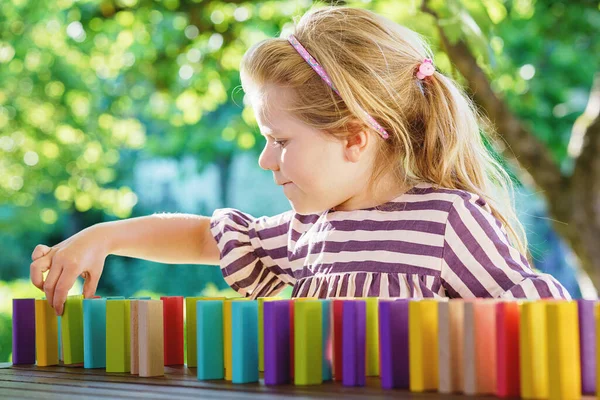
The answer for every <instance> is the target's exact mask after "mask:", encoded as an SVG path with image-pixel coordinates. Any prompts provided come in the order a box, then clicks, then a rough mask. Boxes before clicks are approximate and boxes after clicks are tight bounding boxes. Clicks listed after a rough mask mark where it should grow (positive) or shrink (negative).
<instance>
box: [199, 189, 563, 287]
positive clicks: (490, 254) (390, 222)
mask: <svg viewBox="0 0 600 400" xmlns="http://www.w3.org/2000/svg"><path fill="white" fill-rule="evenodd" d="M210 228H211V233H212V234H213V236H214V238H215V240H216V242H217V245H218V247H219V250H220V255H221V259H220V266H221V271H222V274H223V277H224V278H225V281H226V282H227V283H228V284H229V285H230V286H231V287H232V288H233V289H234V290H236V291H237V292H239V293H240V294H242V295H243V296H246V297H250V298H256V297H263V296H273V295H276V294H277V293H279V292H280V291H281V290H282V289H284V288H285V287H286V286H287V285H291V286H293V292H292V297H318V298H331V297H347V296H350V297H367V296H368V297H371V296H375V297H382V298H388V297H404V298H422V297H435V298H441V297H451V298H457V297H462V298H472V297H500V298H530V299H537V298H565V299H570V295H569V293H568V292H567V290H566V289H565V288H564V287H563V286H562V285H561V284H560V283H559V282H558V281H557V280H556V279H555V278H553V277H552V276H551V275H548V274H541V273H536V272H534V271H532V269H531V267H530V266H529V264H528V262H527V260H526V258H525V257H523V255H521V254H520V253H519V252H518V251H517V250H516V249H515V248H514V247H512V246H511V245H510V244H509V241H508V237H507V234H506V230H505V229H504V227H503V226H502V224H501V223H500V221H499V220H498V219H496V218H495V217H494V216H493V215H492V214H491V209H490V207H489V205H488V204H487V202H485V200H484V199H482V198H481V197H479V196H477V195H475V194H473V193H470V192H467V191H463V190H455V189H452V190H450V189H443V188H437V189H436V188H434V187H432V186H431V185H430V184H427V183H420V184H418V185H416V186H414V187H413V188H412V189H411V190H409V191H408V192H406V193H404V194H402V195H400V196H398V197H397V198H395V199H393V200H391V201H389V202H387V203H384V204H382V205H379V206H377V207H370V208H364V209H359V210H352V211H339V210H327V211H324V212H322V213H319V214H298V213H296V212H294V211H293V210H290V211H287V212H284V213H282V214H279V215H275V216H272V217H267V216H263V217H260V218H255V217H253V216H251V215H249V214H246V213H243V212H241V211H239V210H236V209H233V208H221V209H217V210H215V211H214V213H213V215H212V217H211V224H210Z"/></svg>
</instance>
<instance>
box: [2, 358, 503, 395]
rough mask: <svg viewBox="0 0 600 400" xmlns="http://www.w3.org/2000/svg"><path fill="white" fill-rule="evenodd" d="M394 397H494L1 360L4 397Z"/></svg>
mask: <svg viewBox="0 0 600 400" xmlns="http://www.w3.org/2000/svg"><path fill="white" fill-rule="evenodd" d="M257 397H258V398H281V397H294V398H298V399H301V398H338V399H340V400H342V399H344V400H345V399H359V398H360V399H364V398H394V399H424V400H425V399H462V400H466V399H478V398H481V399H484V398H485V399H488V400H489V399H491V398H492V397H490V396H459V395H442V394H438V393H411V392H408V391H405V390H384V389H381V387H380V382H379V378H367V386H366V387H355V388H351V387H344V386H342V384H341V383H339V382H326V383H324V384H322V385H316V386H294V385H282V386H265V385H264V383H263V380H262V379H261V383H248V384H243V385H239V384H232V383H231V382H227V381H199V380H198V379H196V369H195V368H189V369H188V368H187V367H184V366H182V367H165V376H161V377H157V378H140V377H138V376H135V375H130V374H127V373H106V372H105V371H104V370H102V369H84V368H83V367H64V366H56V367H36V366H34V365H15V366H13V365H12V364H10V363H4V364H2V363H0V399H44V400H49V399H61V400H62V399H76V400H81V399H168V400H176V399H219V400H223V399H251V398H257Z"/></svg>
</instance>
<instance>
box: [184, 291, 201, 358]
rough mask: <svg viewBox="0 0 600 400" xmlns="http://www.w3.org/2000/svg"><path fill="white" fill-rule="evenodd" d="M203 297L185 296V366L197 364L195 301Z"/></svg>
mask: <svg viewBox="0 0 600 400" xmlns="http://www.w3.org/2000/svg"><path fill="white" fill-rule="evenodd" d="M202 299H203V297H186V298H185V333H186V335H187V349H186V351H187V366H188V367H193V368H196V367H197V366H198V351H197V340H198V338H197V335H196V302H197V301H198V300H202Z"/></svg>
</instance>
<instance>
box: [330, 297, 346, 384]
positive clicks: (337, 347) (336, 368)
mask: <svg viewBox="0 0 600 400" xmlns="http://www.w3.org/2000/svg"><path fill="white" fill-rule="evenodd" d="M343 307H344V300H341V299H334V300H333V301H332V311H333V316H332V320H333V323H332V329H333V332H332V335H331V337H332V339H333V346H332V348H333V379H334V380H335V381H338V382H341V381H343V375H344V373H343V359H342V353H343V351H342V349H343V335H342V332H343V326H344V325H343V322H344V318H343Z"/></svg>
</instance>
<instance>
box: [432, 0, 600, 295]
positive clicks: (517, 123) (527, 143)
mask: <svg viewBox="0 0 600 400" xmlns="http://www.w3.org/2000/svg"><path fill="white" fill-rule="evenodd" d="M429 3H430V1H428V0H424V1H423V3H422V6H421V10H422V11H423V12H424V13H426V14H428V15H430V16H432V17H433V20H434V22H435V23H436V26H437V30H438V35H439V40H440V42H441V44H442V47H443V49H444V50H445V52H446V54H447V55H448V57H449V58H450V60H451V61H452V63H453V64H454V65H456V68H457V69H458V71H459V72H460V74H461V75H462V76H463V77H464V81H465V82H466V85H467V87H468V88H469V89H470V92H471V93H472V96H473V98H474V100H475V101H476V103H477V104H478V105H479V106H481V108H482V109H483V110H484V111H485V113H486V114H487V116H488V117H489V118H490V120H491V121H492V122H493V123H494V125H495V126H496V128H497V131H498V133H499V134H500V135H501V137H502V138H503V139H504V140H505V141H506V144H508V147H506V146H502V145H501V146H500V147H501V148H503V155H504V156H505V157H506V158H507V159H509V160H511V161H512V162H513V163H514V164H515V165H518V166H521V167H522V168H517V169H516V170H517V171H518V174H519V176H520V178H521V180H522V181H523V182H526V183H527V184H529V185H532V186H534V187H535V188H538V189H541V194H542V195H543V196H544V198H545V199H546V201H547V203H548V205H549V214H550V216H551V217H552V219H553V225H554V228H555V229H556V230H557V232H559V234H560V235H562V236H563V238H565V239H566V241H567V242H568V243H569V244H570V246H571V247H572V249H573V250H574V252H575V254H576V255H577V257H578V258H579V261H580V263H581V266H582V267H583V269H584V270H585V271H586V272H587V274H588V275H590V277H591V278H592V281H593V282H594V284H595V286H596V287H600V246H598V244H597V243H596V239H597V238H598V237H600V158H598V157H597V154H598V153H599V151H600V73H599V72H597V71H598V67H599V65H598V64H599V63H598V60H599V59H598V57H594V56H593V55H597V54H600V41H598V39H597V38H598V36H597V33H594V32H597V30H598V26H596V27H594V23H596V25H597V23H598V22H597V21H598V19H599V14H598V9H597V3H596V2H587V1H583V2H579V4H573V3H569V9H568V12H567V10H566V5H564V4H562V3H547V2H537V3H536V6H535V9H527V10H520V11H519V10H515V8H514V7H516V5H515V4H513V9H511V10H506V9H505V10H504V11H498V10H497V9H496V10H495V11H494V10H491V8H492V7H495V8H501V9H502V8H503V7H504V6H503V5H502V3H500V2H493V1H492V2H486V4H487V7H488V8H487V10H486V11H487V12H488V13H489V14H490V15H494V13H496V14H497V13H498V12H500V14H503V15H506V14H507V12H511V11H512V12H513V16H515V15H518V14H519V12H523V13H524V15H522V16H521V17H522V18H518V17H517V19H521V20H525V21H529V23H530V25H531V26H533V28H532V29H525V27H524V26H523V24H520V23H518V22H517V23H514V26H513V28H512V29H520V33H521V36H512V37H513V38H518V41H519V42H521V43H522V44H523V45H522V47H521V48H522V49H523V50H526V51H530V52H531V53H530V55H531V58H532V59H533V60H538V61H537V63H538V64H539V71H540V73H542V74H544V77H543V78H542V80H543V82H545V83H546V82H549V81H550V80H560V78H559V77H560V75H561V74H563V76H564V75H567V74H569V75H571V76H572V78H573V79H571V80H569V82H568V83H567V84H571V85H573V84H575V85H577V84H579V85H581V84H582V83H584V82H585V83H586V84H587V82H589V81H591V80H592V79H593V83H592V84H591V86H592V87H591V90H590V95H589V100H588V103H587V107H586V109H585V112H584V113H583V114H582V115H581V116H580V117H579V118H577V120H576V121H575V124H574V125H573V127H572V129H571V131H570V136H569V137H568V140H567V141H565V140H564V135H563V138H561V134H562V133H563V132H561V130H560V126H557V125H554V126H553V127H552V135H550V136H548V135H544V134H543V132H542V129H540V127H539V125H537V124H534V123H529V124H528V123H527V121H526V120H527V115H526V114H524V113H517V112H516V111H514V110H515V106H514V105H513V104H510V102H509V101H507V99H506V98H503V96H502V95H503V93H500V91H499V90H498V86H497V85H496V87H494V85H493V82H491V79H493V78H494V77H497V76H498V73H497V71H491V70H489V71H487V72H486V71H484V69H485V67H483V66H481V63H480V62H478V60H477V58H476V56H475V53H476V51H473V48H474V47H475V48H476V47H477V46H476V45H475V46H473V44H472V42H473V36H475V35H473V34H472V33H473V32H472V31H471V37H467V36H466V35H465V34H464V33H465V32H464V31H463V32H461V34H459V35H455V36H452V33H449V32H448V31H447V29H446V27H445V23H444V21H445V19H446V18H448V17H447V16H446V17H445V16H444V15H443V13H444V12H446V15H448V12H452V14H453V15H465V12H466V11H467V10H466V8H464V7H462V6H460V5H459V4H458V3H456V2H450V3H448V5H449V7H448V8H445V9H442V10H441V11H440V10H438V9H433V8H432V7H430V5H429ZM479 6H480V10H481V7H484V6H483V3H479ZM453 8H454V9H453ZM534 14H537V15H539V14H541V15H542V19H541V21H540V22H541V23H535V22H534V21H533V20H532V19H531V18H532V17H533V15H534ZM484 20H485V19H484ZM501 20H503V18H501ZM490 22H491V21H490V20H489V19H488V20H487V21H485V22H484V23H483V24H479V26H483V29H482V31H483V32H487V33H491V32H492V31H493V29H491V28H493V25H494V24H493V23H490ZM498 22H500V21H498ZM470 26H472V25H470ZM531 26H530V28H531ZM550 27H551V29H549V28H550ZM504 32H505V33H506V32H507V30H504ZM477 36H479V35H477ZM481 36H485V34H483V35H481ZM503 37H504V38H510V37H511V36H510V35H503ZM469 40H470V41H471V43H469ZM573 45H575V48H573V47H571V48H570V49H567V46H573ZM557 51H562V54H561V55H562V57H564V59H562V60H559V59H555V60H551V59H550V58H551V57H552V53H553V52H557ZM583 54H587V55H592V57H586V56H583ZM530 62H531V63H533V62H532V61H530ZM593 76H595V77H594V78H593ZM560 85H564V81H561V82H560ZM548 89H549V90H550V89H552V87H549V88H548ZM554 89H559V88H556V87H555V88H554ZM560 89H562V91H563V92H564V87H562V88H560ZM560 97H564V95H563V94H561V96H560ZM509 100H510V99H509ZM559 101H564V99H559ZM555 111H556V109H555ZM536 112H538V113H540V114H541V115H540V116H539V117H541V118H543V117H551V116H550V115H548V114H545V115H544V114H542V110H539V109H537V110H536ZM559 112H560V113H562V111H559ZM547 119H548V120H550V119H552V118H547ZM547 123H549V121H547ZM553 150H554V151H553Z"/></svg>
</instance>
